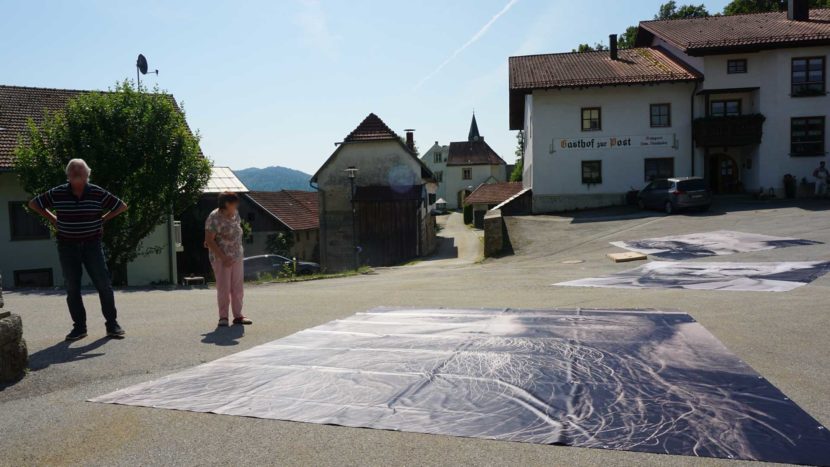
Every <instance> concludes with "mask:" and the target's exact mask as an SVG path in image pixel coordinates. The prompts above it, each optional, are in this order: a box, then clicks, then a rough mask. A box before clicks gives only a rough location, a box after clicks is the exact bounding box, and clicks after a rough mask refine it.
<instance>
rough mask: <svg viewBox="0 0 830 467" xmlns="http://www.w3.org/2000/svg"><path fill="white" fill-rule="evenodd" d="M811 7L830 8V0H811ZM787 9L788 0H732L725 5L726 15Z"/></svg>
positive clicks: (724, 12) (724, 11)
mask: <svg viewBox="0 0 830 467" xmlns="http://www.w3.org/2000/svg"><path fill="white" fill-rule="evenodd" d="M809 3H810V8H830V0H810V2H809ZM786 9H787V0H784V1H783V2H782V1H779V0H732V1H731V2H729V3H728V4H727V5H726V6H725V7H723V14H724V15H742V14H746V13H764V12H768V11H779V10H786Z"/></svg>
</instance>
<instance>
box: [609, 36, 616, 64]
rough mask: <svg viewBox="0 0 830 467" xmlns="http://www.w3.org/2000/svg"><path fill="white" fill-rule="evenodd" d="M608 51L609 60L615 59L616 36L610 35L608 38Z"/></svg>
mask: <svg viewBox="0 0 830 467" xmlns="http://www.w3.org/2000/svg"><path fill="white" fill-rule="evenodd" d="M608 44H609V46H608V50H609V51H610V52H611V60H616V59H617V35H616V34H611V35H609V36H608Z"/></svg>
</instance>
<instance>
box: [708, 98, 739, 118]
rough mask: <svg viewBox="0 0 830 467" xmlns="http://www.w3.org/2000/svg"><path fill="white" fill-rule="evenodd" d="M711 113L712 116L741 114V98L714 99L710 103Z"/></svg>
mask: <svg viewBox="0 0 830 467" xmlns="http://www.w3.org/2000/svg"><path fill="white" fill-rule="evenodd" d="M709 115H711V116H712V117H737V116H738V115H741V100H740V99H727V100H722V101H712V102H711V103H710V104H709Z"/></svg>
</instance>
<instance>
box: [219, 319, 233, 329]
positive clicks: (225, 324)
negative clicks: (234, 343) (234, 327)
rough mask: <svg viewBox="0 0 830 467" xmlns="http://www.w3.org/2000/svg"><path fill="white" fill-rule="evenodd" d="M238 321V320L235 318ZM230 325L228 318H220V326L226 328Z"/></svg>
mask: <svg viewBox="0 0 830 467" xmlns="http://www.w3.org/2000/svg"><path fill="white" fill-rule="evenodd" d="M234 321H236V320H234ZM227 326H228V318H219V327H220V328H224V327H227Z"/></svg>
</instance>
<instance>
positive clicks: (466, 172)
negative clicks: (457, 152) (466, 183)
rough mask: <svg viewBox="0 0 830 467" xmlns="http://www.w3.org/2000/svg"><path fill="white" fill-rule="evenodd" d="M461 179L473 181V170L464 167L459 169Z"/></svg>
mask: <svg viewBox="0 0 830 467" xmlns="http://www.w3.org/2000/svg"><path fill="white" fill-rule="evenodd" d="M461 179H462V180H472V179H473V169H472V167H464V168H463V169H461Z"/></svg>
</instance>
